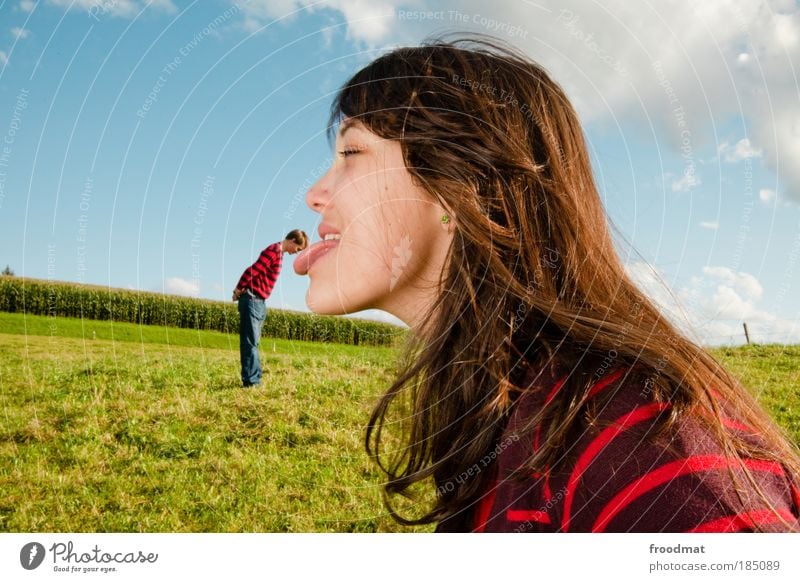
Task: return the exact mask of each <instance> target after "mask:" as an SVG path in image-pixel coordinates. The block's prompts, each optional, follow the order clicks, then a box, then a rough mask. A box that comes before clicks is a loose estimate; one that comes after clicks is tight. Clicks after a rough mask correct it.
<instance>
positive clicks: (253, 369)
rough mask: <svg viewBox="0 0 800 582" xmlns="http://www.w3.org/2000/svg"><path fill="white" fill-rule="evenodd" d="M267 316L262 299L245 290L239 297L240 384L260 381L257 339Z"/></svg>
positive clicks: (248, 384)
mask: <svg viewBox="0 0 800 582" xmlns="http://www.w3.org/2000/svg"><path fill="white" fill-rule="evenodd" d="M266 317H267V307H266V305H265V304H264V300H263V299H261V298H259V297H257V296H255V295H253V294H252V293H251V292H250V291H245V292H244V293H242V295H241V296H240V297H239V352H240V355H241V361H242V384H243V385H245V386H250V385H253V384H260V383H261V361H260V360H259V359H258V341H259V340H260V339H261V326H262V325H263V323H264V319H265V318H266Z"/></svg>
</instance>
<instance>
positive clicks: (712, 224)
mask: <svg viewBox="0 0 800 582" xmlns="http://www.w3.org/2000/svg"><path fill="white" fill-rule="evenodd" d="M700 226H702V227H703V228H707V229H708V230H717V229H718V228H719V220H703V221H702V222H701V223H700Z"/></svg>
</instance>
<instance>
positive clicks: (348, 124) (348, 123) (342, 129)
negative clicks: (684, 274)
mask: <svg viewBox="0 0 800 582" xmlns="http://www.w3.org/2000/svg"><path fill="white" fill-rule="evenodd" d="M357 123H358V121H356V120H355V119H345V120H344V121H343V122H342V124H341V125H340V126H339V138H343V137H344V134H345V133H347V131H348V130H349V129H350V128H352V127H355V128H358V125H357Z"/></svg>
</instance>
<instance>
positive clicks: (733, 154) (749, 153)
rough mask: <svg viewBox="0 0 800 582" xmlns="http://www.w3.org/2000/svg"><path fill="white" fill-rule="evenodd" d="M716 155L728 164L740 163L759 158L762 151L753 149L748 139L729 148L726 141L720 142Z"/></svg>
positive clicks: (741, 140)
mask: <svg viewBox="0 0 800 582" xmlns="http://www.w3.org/2000/svg"><path fill="white" fill-rule="evenodd" d="M717 153H718V154H719V155H720V156H722V157H723V159H724V160H725V161H726V162H728V163H731V164H733V163H736V162H741V161H742V160H745V159H747V158H760V157H761V156H762V154H763V152H762V150H761V149H759V148H755V147H753V145H752V144H751V143H750V140H749V139H748V138H746V137H745V138H743V139H740V140H739V141H737V142H736V145H734V146H731V145H730V144H729V143H728V142H727V141H724V142H722V143H721V144H719V146H718V147H717Z"/></svg>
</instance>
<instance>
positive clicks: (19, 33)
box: [11, 26, 31, 39]
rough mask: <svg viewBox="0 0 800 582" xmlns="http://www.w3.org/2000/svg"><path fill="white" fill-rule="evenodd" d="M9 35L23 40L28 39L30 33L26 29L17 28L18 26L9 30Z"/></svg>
mask: <svg viewBox="0 0 800 582" xmlns="http://www.w3.org/2000/svg"><path fill="white" fill-rule="evenodd" d="M11 34H13V35H14V36H15V37H16V38H18V39H23V38H28V36H30V34H31V31H30V30H28V29H27V28H19V27H18V26H15V27H14V28H12V29H11Z"/></svg>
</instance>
